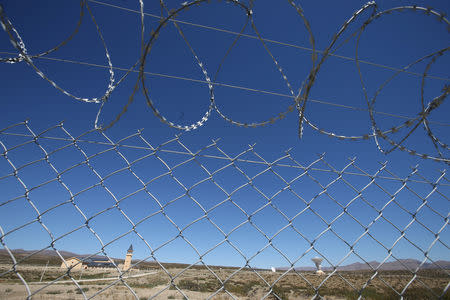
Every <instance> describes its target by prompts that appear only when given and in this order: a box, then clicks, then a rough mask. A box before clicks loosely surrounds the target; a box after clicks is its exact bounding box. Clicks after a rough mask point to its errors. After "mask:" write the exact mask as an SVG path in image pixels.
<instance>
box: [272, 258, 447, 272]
mask: <svg viewBox="0 0 450 300" xmlns="http://www.w3.org/2000/svg"><path fill="white" fill-rule="evenodd" d="M420 263H421V261H419V260H416V259H399V260H397V261H392V262H385V263H384V264H382V265H381V267H379V270H382V271H397V270H415V269H416V268H417V267H418V266H419V265H420ZM368 264H369V265H370V266H372V268H373V269H376V268H378V266H379V265H380V262H377V261H370V262H368ZM436 264H437V265H439V266H440V267H441V268H442V269H450V261H447V260H438V261H436V262H435V264H433V263H424V264H423V265H422V266H421V267H420V269H421V270H430V269H439V266H436ZM287 269H288V268H286V267H281V268H277V270H287ZM322 269H323V270H324V271H331V270H333V268H331V267H323V268H322ZM295 270H297V271H315V270H316V268H315V267H298V268H295ZM337 270H338V271H364V270H371V268H370V267H369V266H368V265H367V264H366V263H360V262H356V263H353V264H349V265H345V266H339V267H338V268H337Z"/></svg>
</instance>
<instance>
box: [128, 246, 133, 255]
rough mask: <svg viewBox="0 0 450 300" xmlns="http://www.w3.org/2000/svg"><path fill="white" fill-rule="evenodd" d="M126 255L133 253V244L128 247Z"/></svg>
mask: <svg viewBox="0 0 450 300" xmlns="http://www.w3.org/2000/svg"><path fill="white" fill-rule="evenodd" d="M127 252H128V253H133V244H131V245H130V248H128V251H127Z"/></svg>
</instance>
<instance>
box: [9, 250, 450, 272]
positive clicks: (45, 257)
mask: <svg viewBox="0 0 450 300" xmlns="http://www.w3.org/2000/svg"><path fill="white" fill-rule="evenodd" d="M37 251H38V250H24V249H14V250H11V252H12V253H13V255H14V257H15V258H16V260H22V259H24V258H25V257H27V256H29V255H31V254H32V253H35V252H37ZM59 253H60V254H61V255H62V256H63V257H64V258H69V257H73V256H75V257H80V258H84V257H88V256H90V255H91V254H77V253H73V252H69V251H63V250H59ZM92 257H93V258H96V257H97V258H100V257H104V256H101V255H95V256H92ZM111 258H112V259H113V260H114V261H115V262H116V263H122V262H123V259H122V258H114V257H111ZM47 261H48V262H49V264H50V265H60V264H61V258H60V257H59V256H58V254H57V253H56V251H55V250H43V251H41V252H39V253H37V254H34V255H33V256H31V257H29V258H26V259H25V261H24V263H26V264H35V265H42V264H44V265H45V264H46V263H47ZM134 262H138V261H137V260H133V263H134ZM0 263H5V264H11V263H12V261H11V257H10V256H9V254H8V252H7V251H6V250H5V249H0ZM368 263H369V264H370V266H372V268H374V269H376V268H377V267H378V266H379V265H380V263H379V262H377V261H371V262H368ZM420 263H421V262H420V261H419V260H416V259H400V260H398V261H392V262H385V263H384V264H383V265H382V266H381V267H380V268H379V270H382V271H396V270H408V269H409V270H415V269H416V268H417V267H418V266H419V265H420ZM435 263H436V264H437V265H439V266H440V267H441V268H442V269H450V261H447V260H438V261H436V262H435ZM162 264H164V265H165V266H173V267H175V266H180V267H182V266H187V265H186V264H180V263H165V262H162ZM140 265H141V266H142V267H155V262H154V261H146V262H141V263H140ZM217 267H219V266H217ZM194 268H201V266H195V267H194ZM222 268H233V267H222ZM276 269H277V270H287V269H288V268H287V267H278V268H276ZM322 269H323V270H324V271H331V270H333V268H331V267H323V268H322ZM337 269H338V271H365V270H367V271H369V270H371V268H370V267H369V266H368V265H367V264H366V263H360V262H356V263H353V264H349V265H344V266H339V267H338V268H337ZM420 269H421V270H433V269H439V267H438V266H436V265H435V264H433V263H424V264H423V265H422V266H421V267H420ZM295 270H297V271H315V270H316V268H315V267H297V268H295Z"/></svg>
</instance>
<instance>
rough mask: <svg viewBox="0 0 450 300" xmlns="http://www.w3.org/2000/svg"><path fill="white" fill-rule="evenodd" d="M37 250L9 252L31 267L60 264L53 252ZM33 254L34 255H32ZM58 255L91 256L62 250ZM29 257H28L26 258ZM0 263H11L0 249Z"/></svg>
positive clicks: (121, 260)
mask: <svg viewBox="0 0 450 300" xmlns="http://www.w3.org/2000/svg"><path fill="white" fill-rule="evenodd" d="M38 251H39V250H24V249H14V250H11V252H12V253H13V255H14V257H15V259H16V260H19V261H20V260H23V259H25V260H24V263H27V264H33V265H41V264H46V263H47V261H48V262H49V264H50V265H60V264H61V258H60V257H59V256H58V254H57V253H56V251H55V250H48V249H47V250H42V251H40V252H39V253H36V252H38ZM33 253H35V254H33ZM59 253H60V254H61V256H62V257H64V258H69V257H74V256H75V257H79V258H85V257H88V256H90V255H91V254H76V253H73V252H69V251H63V250H59ZM31 254H33V255H32V256H30V255H31ZM27 256H30V257H27ZM101 257H104V256H101V255H94V256H92V258H101ZM112 259H114V261H116V262H118V263H120V262H123V259H116V258H112ZM0 263H6V264H10V263H12V260H11V257H10V256H9V253H8V251H6V250H5V249H0Z"/></svg>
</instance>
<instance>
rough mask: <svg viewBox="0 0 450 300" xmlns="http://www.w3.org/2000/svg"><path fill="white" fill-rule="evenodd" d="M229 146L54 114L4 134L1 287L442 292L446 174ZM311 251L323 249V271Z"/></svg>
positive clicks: (0, 140)
mask: <svg viewBox="0 0 450 300" xmlns="http://www.w3.org/2000/svg"><path fill="white" fill-rule="evenodd" d="M224 148H226V145H221V143H220V142H219V141H218V140H213V141H212V142H211V143H210V144H209V145H206V146H204V147H203V148H201V149H199V150H195V151H193V150H191V149H190V147H188V146H187V145H186V143H184V142H183V138H182V136H181V135H180V136H176V137H174V138H173V139H170V140H168V141H165V142H158V143H153V142H152V141H151V140H150V138H148V137H145V136H144V134H143V132H141V131H138V132H136V133H134V134H132V135H129V136H127V137H125V138H122V139H120V140H114V139H113V138H111V137H109V136H108V135H107V134H105V133H104V132H101V131H96V130H91V131H88V132H84V133H83V134H80V135H78V136H75V135H73V134H71V133H70V132H69V131H68V130H67V129H66V128H65V126H64V124H63V123H61V124H58V125H56V126H54V127H51V128H48V129H47V130H45V131H43V132H40V133H36V132H35V131H33V130H32V128H31V127H30V124H29V123H28V122H23V123H19V124H15V125H12V126H9V127H7V128H5V129H3V130H1V131H0V149H1V150H0V156H1V157H0V159H1V161H0V190H1V193H0V220H1V221H0V234H1V235H0V242H1V244H2V246H3V250H2V252H1V255H2V256H1V264H0V266H1V269H0V295H3V296H4V297H7V298H8V299H23V298H28V299H31V298H33V299H41V298H42V299H48V298H49V297H56V298H57V299H73V297H74V296H76V297H78V298H80V297H81V298H83V299H90V298H99V299H100V298H106V299H144V298H145V299H148V298H149V299H153V298H156V299H183V298H184V299H313V298H314V299H329V297H334V298H332V299H357V298H364V299H387V298H394V299H395V298H407V299H419V298H420V299H439V298H442V299H447V298H448V297H449V293H448V288H449V278H450V277H449V275H450V272H449V267H450V264H449V262H447V261H445V260H444V259H446V258H448V254H449V251H448V250H449V246H448V245H449V234H448V228H447V224H448V208H449V197H448V196H449V190H450V182H449V180H448V177H447V175H446V171H445V170H444V171H440V172H437V173H430V174H428V173H427V172H423V171H421V170H419V167H414V168H412V169H411V170H408V171H407V173H402V174H399V173H400V172H393V171H392V170H390V169H389V165H388V163H381V164H377V166H376V168H375V169H373V170H367V167H366V168H362V167H360V165H359V163H358V161H357V160H356V159H355V158H353V159H349V160H348V161H347V162H346V163H345V165H344V166H343V167H339V168H338V167H335V166H334V165H333V164H332V163H330V162H328V161H327V159H326V156H325V155H318V156H317V158H316V159H315V160H314V161H312V162H309V163H304V162H302V161H301V160H300V159H299V158H298V157H295V155H294V154H293V153H291V151H286V152H285V153H283V154H282V155H280V157H279V158H277V159H275V160H270V161H268V160H266V159H265V158H263V156H262V155H260V154H258V152H257V150H256V149H255V147H254V145H249V146H248V148H246V149H244V150H243V151H241V152H240V153H237V154H229V153H228V154H227V152H226V150H224ZM228 152H229V151H228ZM403 171H405V170H403ZM131 243H133V247H134V253H133V252H132V251H133V249H130V250H131V251H129V253H130V254H133V255H134V258H133V260H132V261H131V267H130V268H128V269H127V268H126V267H125V268H124V263H125V264H126V262H124V258H125V253H126V249H128V246H129V244H131ZM20 248H27V249H38V250H32V251H29V250H21V249H20ZM67 251H74V252H78V253H89V254H84V255H81V254H80V255H75V254H73V253H69V252H67ZM72 256H76V257H72ZM118 257H119V258H118ZM130 257H131V256H130ZM312 257H319V258H323V260H324V263H323V268H322V270H323V271H324V273H323V274H319V273H317V272H316V269H315V268H313V267H311V266H312V265H313V264H312V262H311V258H312ZM95 261H97V262H99V261H100V265H97V266H96V267H94V266H93V265H92V262H95ZM105 261H106V262H107V263H108V264H110V265H109V266H108V267H106V265H104V266H105V267H101V266H102V265H101V262H103V263H104V262H105ZM99 266H100V267H99ZM271 267H273V268H271ZM8 295H9V296H8ZM3 296H2V297H3ZM14 297H16V298H14Z"/></svg>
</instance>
